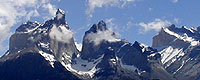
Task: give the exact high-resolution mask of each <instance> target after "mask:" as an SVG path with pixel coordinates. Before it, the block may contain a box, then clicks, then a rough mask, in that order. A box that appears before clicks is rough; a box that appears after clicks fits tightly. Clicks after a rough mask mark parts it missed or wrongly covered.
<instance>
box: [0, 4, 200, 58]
mask: <svg viewBox="0 0 200 80" xmlns="http://www.w3.org/2000/svg"><path fill="white" fill-rule="evenodd" d="M41 1H42V2H41ZM199 3H200V0H51V1H50V0H18V1H15V0H14V1H13V0H1V1H0V5H1V6H0V48H1V49H0V55H2V54H4V53H5V51H6V50H7V49H8V36H10V35H11V34H13V33H14V31H15V29H16V28H17V27H18V26H19V25H20V24H22V23H24V22H26V21H28V20H30V21H35V20H36V21H38V22H40V23H44V21H45V20H47V19H48V18H51V17H53V15H54V14H55V11H56V9H57V8H61V9H63V10H64V11H65V12H66V21H67V22H68V24H69V26H70V28H71V29H72V30H73V31H74V33H75V35H74V36H75V39H76V42H78V43H81V42H82V37H83V35H84V32H85V31H87V30H88V29H89V28H90V27H91V26H92V24H94V23H97V22H98V21H100V20H104V21H105V22H106V23H107V25H108V27H109V28H111V29H112V30H113V31H114V32H116V33H118V37H119V38H122V39H127V40H129V41H130V42H132V43H133V42H134V41H138V42H141V43H144V44H146V45H148V46H151V43H152V37H153V36H154V35H156V33H157V32H158V31H159V29H160V28H161V27H166V26H168V25H170V24H175V25H176V26H178V27H181V26H184V25H186V26H187V27H197V26H200V20H199V19H200V15H199V14H200V10H199V9H200V5H199ZM3 5H6V6H7V8H5V6H3ZM9 5H14V6H9ZM16 6H17V7H16ZM4 9H6V10H4ZM11 12H12V13H16V14H12V13H11ZM5 13H7V14H9V15H7V14H5ZM10 15H12V16H11V17H10ZM15 16H16V17H15Z"/></svg>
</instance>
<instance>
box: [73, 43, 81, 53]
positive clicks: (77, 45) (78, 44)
mask: <svg viewBox="0 0 200 80" xmlns="http://www.w3.org/2000/svg"><path fill="white" fill-rule="evenodd" d="M75 45H76V48H77V49H78V50H79V51H81V50H82V44H81V43H77V42H75Z"/></svg>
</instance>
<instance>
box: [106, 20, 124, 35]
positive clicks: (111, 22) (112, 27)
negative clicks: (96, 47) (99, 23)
mask: <svg viewBox="0 0 200 80" xmlns="http://www.w3.org/2000/svg"><path fill="white" fill-rule="evenodd" d="M114 21H115V18H108V19H106V20H105V22H106V26H107V27H108V28H109V30H110V31H113V30H114V31H115V35H116V36H117V37H120V36H121V35H120V33H119V31H121V30H120V29H119V27H118V25H117V24H115V23H114Z"/></svg>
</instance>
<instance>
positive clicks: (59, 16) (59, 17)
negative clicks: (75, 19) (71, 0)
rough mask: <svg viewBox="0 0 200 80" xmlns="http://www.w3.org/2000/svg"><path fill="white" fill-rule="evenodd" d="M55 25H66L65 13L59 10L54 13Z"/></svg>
mask: <svg viewBox="0 0 200 80" xmlns="http://www.w3.org/2000/svg"><path fill="white" fill-rule="evenodd" d="M54 20H55V21H56V23H57V24H66V21H65V12H64V11H63V10H61V9H58V10H57V12H56V17H55V18H54Z"/></svg>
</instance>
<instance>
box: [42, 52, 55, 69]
mask: <svg viewBox="0 0 200 80" xmlns="http://www.w3.org/2000/svg"><path fill="white" fill-rule="evenodd" d="M39 53H40V54H41V55H42V56H43V57H44V58H45V59H46V60H47V61H49V63H50V65H51V67H53V68H54V62H55V61H56V59H55V57H54V56H53V55H52V54H48V53H45V52H43V51H39Z"/></svg>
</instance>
